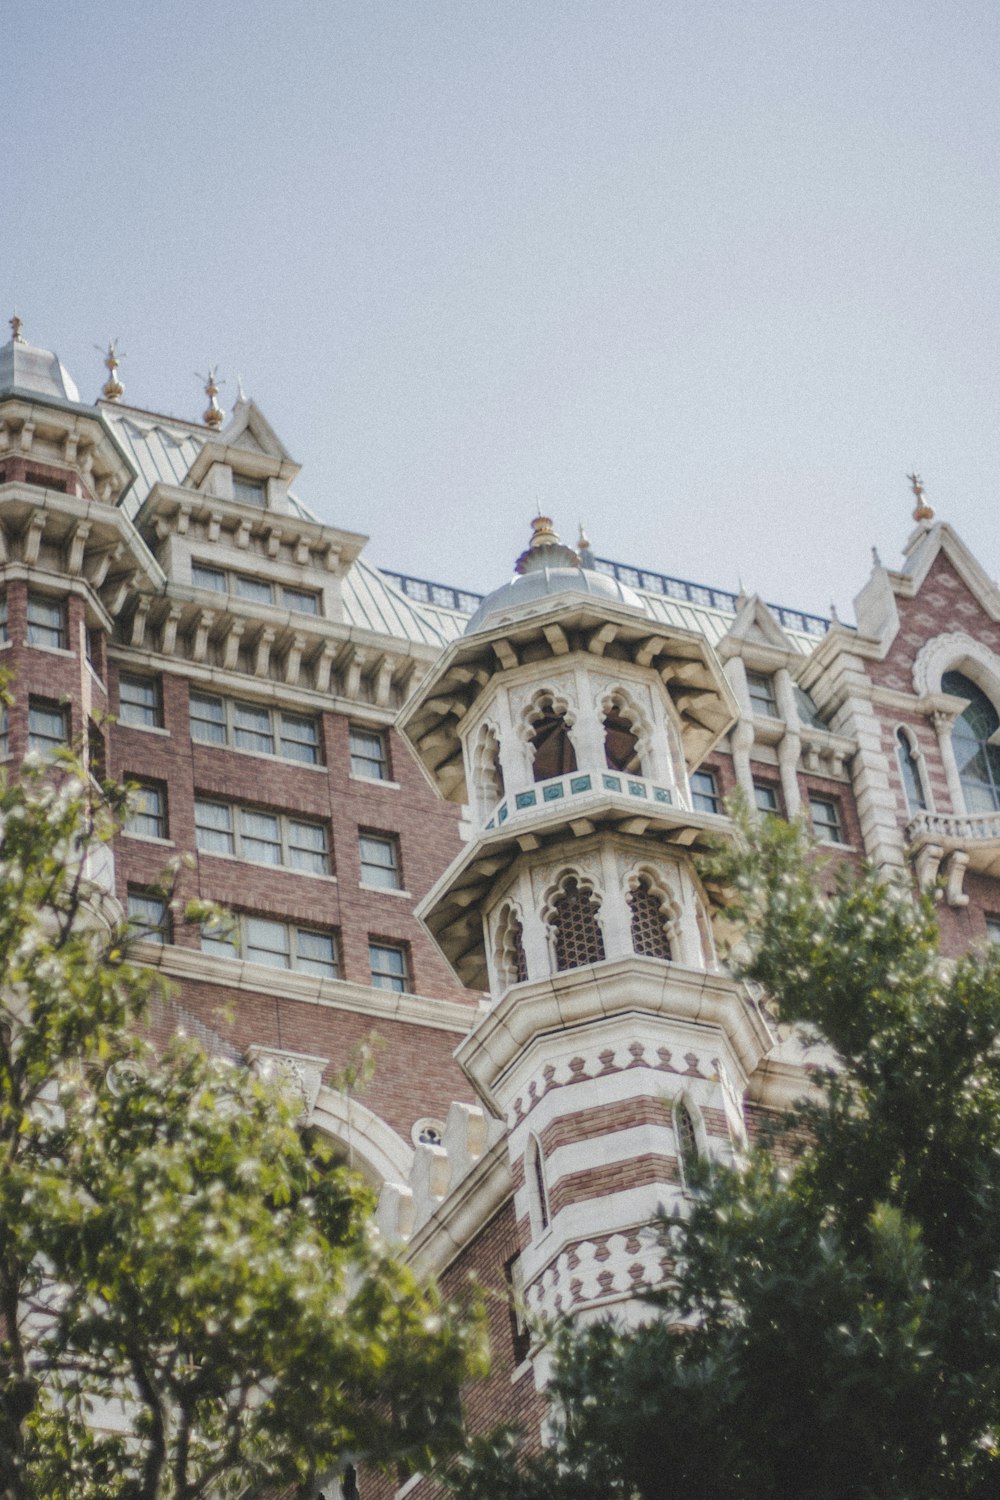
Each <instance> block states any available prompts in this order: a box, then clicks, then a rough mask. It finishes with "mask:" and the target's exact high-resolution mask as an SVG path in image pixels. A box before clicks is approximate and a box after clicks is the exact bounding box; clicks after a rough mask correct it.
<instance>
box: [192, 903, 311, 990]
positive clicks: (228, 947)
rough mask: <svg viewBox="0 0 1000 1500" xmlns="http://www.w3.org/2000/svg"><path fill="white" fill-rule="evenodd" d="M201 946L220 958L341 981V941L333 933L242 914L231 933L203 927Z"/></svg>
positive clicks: (235, 921) (219, 927) (220, 929)
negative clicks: (339, 948)
mask: <svg viewBox="0 0 1000 1500" xmlns="http://www.w3.org/2000/svg"><path fill="white" fill-rule="evenodd" d="M201 946H202V951H203V952H205V953H214V954H215V955H216V956H217V957H218V958H245V959H246V961H247V963H251V964H262V965H263V966H264V967H265V968H268V969H294V970H296V972H297V973H300V974H318V975H320V976H321V977H322V978H324V979H339V978H340V960H339V955H338V952H337V938H336V934H335V933H333V932H321V931H318V930H316V929H313V928H311V927H299V926H298V925H297V924H296V923H294V922H278V921H275V920H274V919H273V918H271V917H252V916H250V915H248V914H247V913H241V914H240V915H239V916H237V917H236V918H235V919H234V924H233V926H232V928H231V929H230V930H228V931H227V930H226V929H225V928H223V927H221V926H218V927H213V926H211V925H208V926H206V927H203V928H202V932H201Z"/></svg>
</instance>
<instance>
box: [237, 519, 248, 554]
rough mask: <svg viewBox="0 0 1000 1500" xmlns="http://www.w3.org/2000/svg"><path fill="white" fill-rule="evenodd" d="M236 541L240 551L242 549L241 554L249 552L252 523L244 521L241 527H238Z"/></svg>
mask: <svg viewBox="0 0 1000 1500" xmlns="http://www.w3.org/2000/svg"><path fill="white" fill-rule="evenodd" d="M234 540H235V542H236V545H237V547H239V549H240V551H241V552H245V551H246V550H247V548H248V547H249V546H250V522H249V521H246V520H243V521H241V522H240V524H239V526H237V528H236V535H235V538H234Z"/></svg>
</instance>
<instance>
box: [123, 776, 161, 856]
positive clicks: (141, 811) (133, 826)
mask: <svg viewBox="0 0 1000 1500" xmlns="http://www.w3.org/2000/svg"><path fill="white" fill-rule="evenodd" d="M125 779H126V781H128V782H131V784H132V785H133V786H134V787H135V788H136V790H137V791H138V792H152V793H153V794H154V795H155V797H156V799H157V803H158V807H157V810H156V811H155V812H150V811H149V810H148V808H145V807H135V808H130V809H129V811H128V812H127V813H126V814H125V822H124V824H123V827H122V832H123V833H127V834H129V835H130V836H131V837H132V838H135V839H156V840H159V841H160V842H161V843H166V842H167V841H168V840H169V837H170V833H169V829H170V816H169V803H168V797H167V787H166V783H165V782H162V781H154V780H152V779H151V778H150V779H146V778H144V777H141V776H126V778H125ZM141 818H149V819H150V821H151V822H154V823H155V824H156V825H157V831H156V832H155V833H150V832H149V831H148V830H147V829H145V828H140V827H138V826H137V824H138V822H139V819H141Z"/></svg>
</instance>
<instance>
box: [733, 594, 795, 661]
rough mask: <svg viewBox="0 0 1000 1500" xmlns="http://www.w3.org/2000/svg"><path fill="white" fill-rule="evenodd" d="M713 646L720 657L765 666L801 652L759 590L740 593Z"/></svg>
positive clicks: (789, 658) (790, 658)
mask: <svg viewBox="0 0 1000 1500" xmlns="http://www.w3.org/2000/svg"><path fill="white" fill-rule="evenodd" d="M716 649H717V650H718V652H719V655H720V656H721V657H722V658H723V660H726V659H727V658H728V657H730V656H742V657H744V658H746V659H747V660H748V661H751V662H753V663H755V664H759V665H760V666H761V667H763V668H765V669H767V668H774V667H779V666H784V665H787V664H788V663H789V662H790V661H791V660H798V658H799V657H800V656H801V654H802V653H801V650H800V649H799V648H798V647H797V646H796V644H795V642H794V641H793V640H792V639H791V637H790V636H789V635H788V634H787V632H786V631H785V630H783V629H782V627H781V625H780V624H779V622H778V618H777V616H776V615H775V613H774V611H773V610H772V609H770V608H769V607H768V605H766V604H765V603H764V601H763V599H761V597H760V596H759V594H751V595H749V596H747V595H741V596H740V598H739V600H738V601H737V609H736V615H735V617H734V619H733V623H732V624H731V625H730V627H729V629H728V630H727V631H726V633H725V635H724V636H723V638H722V640H721V641H720V642H719V644H718V647H717V648H716Z"/></svg>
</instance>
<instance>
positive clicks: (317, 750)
mask: <svg viewBox="0 0 1000 1500" xmlns="http://www.w3.org/2000/svg"><path fill="white" fill-rule="evenodd" d="M199 703H203V704H209V703H211V704H216V705H219V706H221V709H222V717H221V718H220V719H213V718H208V717H206V716H205V715H203V714H199V713H196V712H195V707H196V705H197V704H199ZM239 709H243V710H249V711H250V712H251V713H255V714H264V715H266V716H267V720H268V727H269V734H270V740H271V745H272V749H270V750H258V749H256V748H254V747H250V746H247V745H241V744H239V743H237V739H236V735H237V734H238V733H240V734H253V733H261V731H257V730H252V729H250V728H248V727H247V726H245V725H238V724H237V722H236V714H237V710H239ZM202 724H204V725H214V726H216V727H217V728H218V729H220V730H221V732H222V733H221V738H213V737H210V736H208V735H201V734H197V733H196V732H195V729H196V726H197V725H202ZM297 725H308V726H309V728H310V730H311V731H312V733H313V735H314V738H313V739H311V740H309V739H305V738H300V737H298V736H296V735H294V734H290V733H289V732H288V731H289V729H290V728H292V727H294V726H297ZM188 732H189V734H190V736H191V739H192V740H193V741H194V742H195V744H198V745H214V746H216V747H217V748H218V747H225V748H226V749H229V750H239V751H240V752H241V753H242V754H244V755H260V756H266V757H267V758H268V759H270V760H284V761H290V762H292V763H293V764H295V765H300V766H323V765H325V764H326V762H325V761H324V760H323V758H322V748H323V747H322V743H321V739H322V732H321V722H320V715H319V714H300V713H297V712H296V711H295V710H294V709H284V708H276V707H274V706H272V705H271V704H267V703H253V702H252V701H250V700H249V699H244V698H227V697H224V696H223V694H221V693H205V692H202V691H201V690H200V689H198V688H191V689H189V692H188ZM261 737H262V738H263V737H264V736H263V734H262V735H261ZM290 745H301V746H306V747H308V748H310V749H311V750H312V751H313V752H314V754H313V756H312V757H309V756H304V755H294V754H290V753H288V747H289V746H290Z"/></svg>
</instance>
